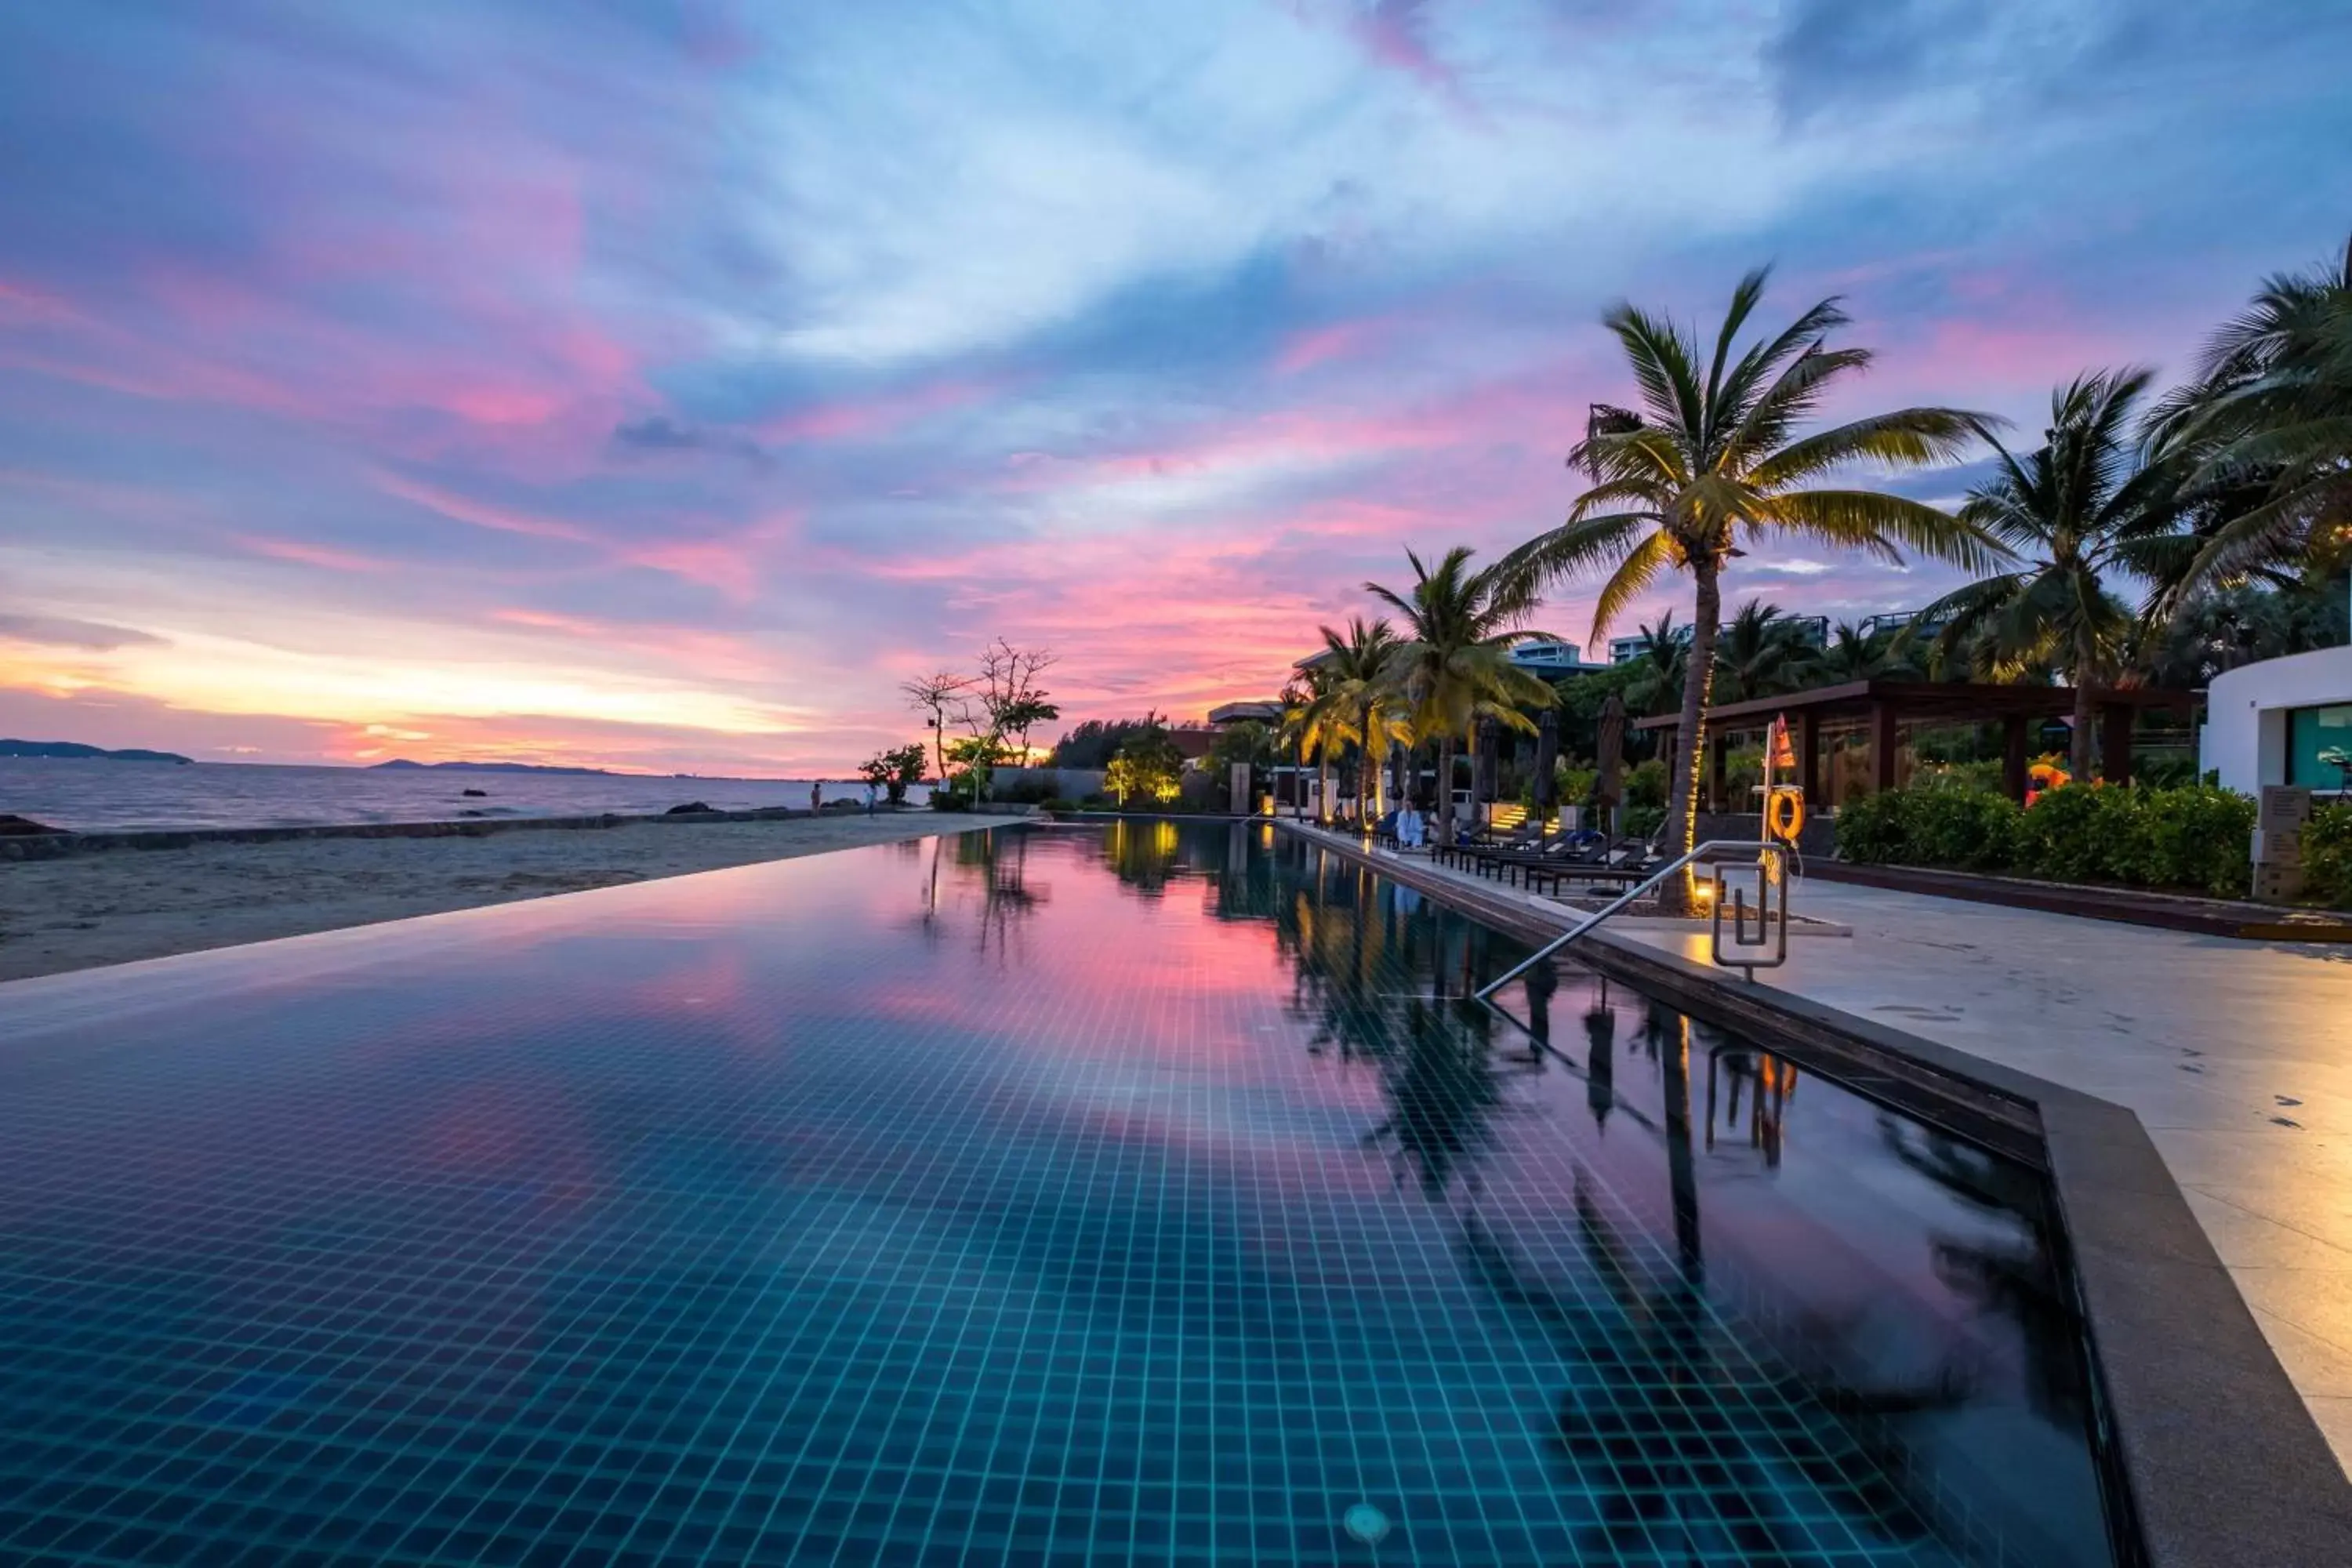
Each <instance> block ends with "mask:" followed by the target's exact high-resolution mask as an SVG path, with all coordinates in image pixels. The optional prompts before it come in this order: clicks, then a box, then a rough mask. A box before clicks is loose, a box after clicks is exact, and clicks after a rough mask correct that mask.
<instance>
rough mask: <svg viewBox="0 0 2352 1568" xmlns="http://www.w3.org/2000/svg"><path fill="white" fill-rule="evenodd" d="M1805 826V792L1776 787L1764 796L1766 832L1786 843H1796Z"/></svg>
mask: <svg viewBox="0 0 2352 1568" xmlns="http://www.w3.org/2000/svg"><path fill="white" fill-rule="evenodd" d="M1804 828H1805V792H1804V791H1802V790H1800V789H1776V790H1774V791H1773V792H1772V793H1771V794H1769V795H1766V796H1765V797H1764V832H1765V834H1766V836H1767V837H1772V838H1778V839H1780V841H1781V842H1782V843H1784V844H1794V843H1795V842H1796V841H1797V835H1798V834H1800V833H1801V832H1803V831H1804Z"/></svg>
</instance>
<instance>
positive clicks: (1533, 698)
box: [1364, 545, 1558, 844]
mask: <svg viewBox="0 0 2352 1568" xmlns="http://www.w3.org/2000/svg"><path fill="white" fill-rule="evenodd" d="M1404 554H1405V559H1406V560H1408V561H1410V562H1412V573H1413V577H1414V579H1415V581H1414V583H1413V585H1412V591H1411V592H1410V593H1409V594H1399V593H1396V592H1394V591H1393V590H1391V589H1388V588H1383V587H1381V585H1380V584H1378V583H1367V584H1364V592H1366V593H1368V594H1370V595H1373V596H1374V597H1376V598H1378V599H1380V600H1381V601H1382V602H1383V603H1385V604H1387V605H1390V606H1391V608H1393V609H1394V610H1396V611H1397V613H1398V614H1399V615H1400V616H1402V617H1403V621H1404V631H1405V635H1406V637H1407V638H1408V640H1406V641H1405V642H1403V643H1402V644H1400V645H1399V646H1398V647H1397V648H1396V650H1395V652H1393V653H1392V654H1391V655H1390V658H1389V663H1388V670H1389V679H1391V681H1392V682H1393V683H1394V684H1395V686H1396V687H1397V688H1398V689H1399V690H1400V691H1401V693H1402V698H1403V700H1404V704H1405V707H1406V710H1407V713H1408V715H1409V717H1410V719H1411V721H1412V729H1413V733H1414V736H1415V738H1416V739H1419V740H1423V741H1428V740H1434V741H1435V742H1437V841H1438V842H1439V843H1441V844H1451V843H1452V842H1454V742H1456V741H1459V740H1461V739H1462V738H1463V737H1464V736H1465V735H1466V734H1468V733H1469V730H1470V726H1471V724H1472V722H1473V721H1475V720H1478V719H1481V718H1491V719H1494V720H1495V721H1496V722H1498V723H1502V724H1506V725H1507V726H1509V727H1510V728H1512V729H1514V730H1520V731H1529V732H1532V731H1534V730H1535V728H1536V726H1535V724H1534V723H1533V722H1532V721H1530V720H1528V717H1527V716H1526V715H1525V714H1523V713H1521V712H1520V711H1519V710H1520V709H1521V708H1523V707H1525V708H1540V707H1543V706H1545V705H1546V704H1548V703H1550V702H1553V701H1555V700H1558V693H1556V692H1554V691H1553V690H1552V689H1551V688H1550V687H1549V685H1547V684H1546V683H1544V682H1543V681H1541V680H1538V679H1536V678H1535V677H1534V676H1532V675H1530V674H1528V672H1527V671H1526V670H1524V669H1521V668H1518V666H1517V665H1515V664H1513V663H1512V662H1511V657H1510V654H1511V647H1512V646H1513V645H1514V644H1516V643H1519V642H1523V641H1526V640H1527V639H1528V638H1530V637H1537V636H1538V635H1539V634H1538V633H1535V632H1531V631H1528V630H1527V629H1526V628H1524V627H1522V626H1520V625H1519V624H1518V623H1519V622H1520V621H1521V620H1522V619H1523V618H1525V616H1526V615H1527V612H1528V607H1529V598H1530V596H1531V595H1530V594H1529V592H1528V588H1527V587H1526V586H1525V584H1524V581H1523V580H1515V579H1514V578H1513V577H1511V576H1509V575H1507V574H1505V573H1504V572H1503V571H1502V570H1501V569H1500V568H1499V567H1496V566H1487V567H1483V568H1481V569H1479V570H1477V571H1473V570H1471V568H1470V556H1471V552H1470V551H1469V550H1468V549H1467V548H1466V547H1465V546H1462V545H1455V546H1454V548H1453V549H1451V550H1449V551H1447V552H1445V555H1444V559H1442V560H1440V561H1439V562H1438V563H1437V566H1436V569H1435V570H1434V571H1433V570H1431V569H1430V568H1429V567H1428V566H1426V565H1424V564H1423V563H1422V559H1421V557H1420V556H1418V555H1416V554H1414V553H1413V552H1412V551H1410V550H1408V551H1406V552H1404Z"/></svg>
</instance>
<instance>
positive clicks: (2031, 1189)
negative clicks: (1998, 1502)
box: [1878, 1116, 2090, 1431]
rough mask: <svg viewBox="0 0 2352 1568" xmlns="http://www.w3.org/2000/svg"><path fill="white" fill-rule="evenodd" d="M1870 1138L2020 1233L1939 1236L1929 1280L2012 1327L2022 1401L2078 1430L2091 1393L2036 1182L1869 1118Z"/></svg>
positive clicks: (1920, 1133)
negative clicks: (2004, 1242) (2009, 1237)
mask: <svg viewBox="0 0 2352 1568" xmlns="http://www.w3.org/2000/svg"><path fill="white" fill-rule="evenodd" d="M1878 1134H1879V1137H1880V1138H1881V1139H1882V1140H1884V1141H1885V1144H1886V1147H1887V1149H1888V1150H1889V1151H1890V1152H1893V1154H1894V1155H1895V1158H1896V1159H1898V1160H1900V1161H1902V1162H1903V1163H1904V1164H1906V1165H1907V1166H1909V1167H1910V1168H1911V1169H1912V1170H1914V1171H1916V1172H1918V1173H1920V1174H1921V1175H1923V1176H1926V1177H1927V1179H1928V1180H1929V1181H1932V1182H1934V1183H1935V1184H1937V1185H1938V1186H1940V1187H1942V1188H1944V1189H1945V1190H1946V1191H1947V1192H1949V1193H1951V1194H1954V1195H1955V1196H1957V1197H1958V1198H1959V1199H1960V1200H1961V1201H1962V1202H1964V1203H1967V1204H1969V1205H1970V1206H1972V1207H1974V1208H1976V1209H1978V1210H1979V1211H1981V1212H1983V1213H1986V1214H1989V1215H1998V1216H2000V1217H2002V1218H2005V1219H2008V1220H2011V1221H2012V1222H2013V1223H2014V1224H2015V1225H2016V1226H2018V1228H2019V1229H2020V1230H2021V1231H2022V1232H2023V1237H2022V1238H2021V1240H2020V1241H2018V1242H2017V1243H2016V1244H2014V1245H2011V1246H2000V1245H1998V1244H1994V1243H1989V1242H1985V1241H1980V1240H1974V1239H1971V1240H1968V1241H1958V1240H1954V1239H1952V1238H1950V1237H1938V1238H1937V1242H1936V1274H1937V1278H1939V1279H1942V1280H1943V1281H1944V1283H1945V1284H1947V1285H1948V1286H1950V1287H1951V1288H1952V1289H1954V1290H1956V1291H1958V1292H1959V1293H1960V1294H1962V1295H1964V1296H1966V1297H1968V1298H1969V1300H1973V1301H1975V1302H1976V1303H1977V1305H1978V1306H1979V1308H1981V1309H1982V1310H1985V1311H1988V1312H1994V1313H1998V1314H2000V1315H2001V1316H2003V1317H2006V1318H2008V1319H2010V1320H2011V1321H2013V1322H2014V1323H2015V1324H2016V1325H2017V1328H2018V1334H2019V1338H2020V1339H2021V1341H2022V1342H2023V1345H2024V1355H2025V1393H2026V1398H2027V1401H2028V1402H2029V1403H2030V1404H2031V1405H2032V1409H2033V1412H2034V1414H2036V1415H2040V1416H2041V1417H2042V1419H2043V1420H2045V1421H2048V1422H2050V1423H2051V1424H2053V1426H2063V1427H2065V1428H2067V1429H2068V1430H2070V1431H2080V1430H2082V1428H2083V1424H2084V1422H2085V1421H2086V1420H2087V1419H2088V1418H2089V1394H2090V1391H2089V1390H2088V1388H2086V1387H2085V1386H2084V1372H2083V1363H2082V1356H2081V1353H2080V1350H2079V1348H2078V1347H2079V1346H2080V1345H2081V1343H2082V1333H2083V1328H2082V1324H2081V1322H2080V1321H2079V1320H2078V1319H2077V1317H2076V1315H2075V1312H2074V1307H2073V1305H2072V1303H2071V1302H2070V1301H2069V1300H2067V1296H2066V1292H2065V1290H2064V1289H2063V1287H2062V1286H2061V1283H2060V1280H2059V1278H2058V1268H2057V1264H2056V1262H2055V1257H2054V1245H2053V1236H2052V1234H2051V1226H2050V1213H2049V1207H2048V1200H2047V1198H2046V1196H2045V1194H2043V1192H2042V1184H2041V1181H2040V1179H2039V1178H2038V1177H2036V1176H2035V1175H2034V1174H2033V1173H2032V1172H2031V1171H2029V1170H2027V1169H2026V1168H2025V1167H2024V1166H2022V1165H2019V1164H2017V1163H2013V1162H2011V1161H2008V1160H2004V1159H2001V1158H2000V1156H1999V1155H1996V1154H1993V1153H1990V1152H1987V1151H1984V1150H1981V1149H1972V1148H1970V1147H1969V1146H1968V1145H1967V1144H1964V1143H1961V1142H1958V1141H1957V1140H1955V1139H1952V1138H1948V1137H1946V1136H1945V1135H1944V1134H1942V1133H1940V1132H1937V1131H1934V1130H1932V1129H1930V1128H1926V1127H1916V1126H1913V1125H1911V1124H1909V1123H1906V1122H1903V1121H1897V1120H1896V1119H1895V1118H1894V1117H1892V1116H1881V1117H1880V1118H1879V1119H1878Z"/></svg>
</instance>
